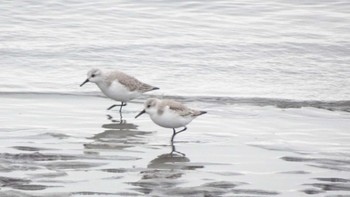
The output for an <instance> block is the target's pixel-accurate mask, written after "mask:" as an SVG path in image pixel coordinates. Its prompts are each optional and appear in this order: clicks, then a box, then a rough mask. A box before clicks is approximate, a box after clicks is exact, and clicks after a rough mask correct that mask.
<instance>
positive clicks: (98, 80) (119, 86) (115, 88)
mask: <svg viewBox="0 0 350 197" xmlns="http://www.w3.org/2000/svg"><path fill="white" fill-rule="evenodd" d="M87 76H88V77H87V79H86V80H85V81H84V82H83V83H82V84H81V85H80V87H81V86H83V85H84V84H85V83H87V82H92V83H95V84H96V85H97V86H98V87H99V88H100V89H101V91H102V92H103V94H105V95H106V96H107V97H109V98H111V99H113V100H116V101H120V102H121V105H112V106H110V107H109V108H108V109H107V110H110V109H112V108H113V107H116V106H120V109H119V112H120V113H121V111H122V107H123V106H126V103H127V102H128V101H130V100H132V99H135V98H136V97H138V96H140V95H141V94H143V93H145V92H148V91H151V90H158V89H159V88H157V87H154V86H151V85H148V84H145V83H142V82H141V81H139V80H137V79H136V78H134V77H132V76H130V75H127V74H125V73H123V72H120V71H110V72H102V71H101V70H100V69H91V70H90V71H89V72H88V73H87Z"/></svg>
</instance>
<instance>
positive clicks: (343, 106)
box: [0, 92, 350, 112]
mask: <svg viewBox="0 0 350 197" xmlns="http://www.w3.org/2000/svg"><path fill="white" fill-rule="evenodd" d="M20 95H22V96H25V95H27V96H29V95H32V96H35V95H36V96H78V97H83V96H84V97H85V96H86V97H105V96H103V95H102V94H101V93H99V92H79V93H75V92H64V93H62V92H0V96H20ZM149 96H153V97H158V98H160V97H161V98H164V99H175V100H180V101H183V102H203V103H220V104H226V105H227V104H228V105H255V106H261V107H264V106H275V107H277V108H283V109H286V108H302V107H313V108H319V109H325V110H329V111H344V112H350V100H334V101H322V100H293V99H283V98H263V97H229V96H227V97H220V96H218V97H217V96H176V95H166V96H162V95H152V94H148V95H147V96H146V95H144V96H141V97H140V98H139V99H136V100H134V101H133V102H134V103H142V102H143V101H144V99H146V97H149Z"/></svg>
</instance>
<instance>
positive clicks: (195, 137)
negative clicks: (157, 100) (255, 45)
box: [0, 93, 350, 196]
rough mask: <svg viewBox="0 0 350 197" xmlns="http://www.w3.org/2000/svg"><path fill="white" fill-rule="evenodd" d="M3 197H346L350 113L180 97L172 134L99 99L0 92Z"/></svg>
mask: <svg viewBox="0 0 350 197" xmlns="http://www.w3.org/2000/svg"><path fill="white" fill-rule="evenodd" d="M0 101H1V107H0V112H1V114H2V116H1V118H0V122H1V126H0V132H1V135H0V147H1V152H0V185H1V190H0V196H145V195H149V196H165V195H166V196H309V195H311V194H312V196H349V194H350V143H349V142H350V133H349V128H350V114H349V113H348V112H345V111H336V110H335V111H330V110H325V109H318V108H313V107H302V108H278V107H275V106H269V105H266V106H259V105H251V104H244V103H238V104H235V103H225V102H224V103H222V102H215V99H213V100H212V101H211V102H203V101H196V99H191V98H188V99H186V98H185V99H184V102H185V103H186V104H187V105H189V106H191V107H193V108H198V109H203V110H207V111H208V114H206V115H203V116H201V117H199V118H198V119H196V120H194V121H193V122H192V123H191V124H190V125H189V126H188V130H187V131H185V132H183V133H181V134H179V135H178V136H177V137H176V138H175V141H176V142H175V146H174V147H172V146H171V145H170V137H171V130H169V129H165V128H161V127H159V126H157V125H155V124H154V123H152V122H151V120H150V119H149V117H148V116H146V115H144V116H141V117H140V118H139V119H134V116H135V115H136V114H137V113H138V112H139V111H140V110H141V109H142V104H141V102H142V101H143V100H142V99H140V100H137V101H135V102H133V103H129V104H128V105H127V106H126V107H125V108H124V114H123V119H124V121H122V122H120V119H119V114H118V112H117V111H107V110H106V108H107V107H109V106H110V105H112V104H114V103H113V102H112V101H111V100H108V99H105V98H102V97H96V96H78V95H57V94H20V93H18V94H15V93H13V94H12V93H10V94H1V96H0Z"/></svg>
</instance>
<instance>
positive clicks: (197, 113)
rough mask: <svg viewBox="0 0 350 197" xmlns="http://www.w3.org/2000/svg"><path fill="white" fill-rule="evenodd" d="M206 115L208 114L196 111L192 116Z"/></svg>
mask: <svg viewBox="0 0 350 197" xmlns="http://www.w3.org/2000/svg"><path fill="white" fill-rule="evenodd" d="M206 113H208V112H206V111H197V112H196V113H195V114H194V116H200V115H203V114H206Z"/></svg>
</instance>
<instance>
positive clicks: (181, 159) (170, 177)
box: [131, 144, 204, 195]
mask: <svg viewBox="0 0 350 197" xmlns="http://www.w3.org/2000/svg"><path fill="white" fill-rule="evenodd" d="M203 167H204V166H203V165H199V164H196V163H191V160H190V159H189V158H188V157H186V156H185V154H184V153H182V152H179V151H177V150H176V147H175V146H174V145H173V144H172V145H171V148H170V152H168V153H165V154H161V155H158V156H157V157H156V158H154V159H153V160H151V161H150V162H149V163H148V165H147V169H145V170H143V171H141V175H142V177H141V179H140V180H139V181H137V182H133V183H131V184H132V185H134V186H137V187H138V188H135V190H137V191H140V192H143V193H144V194H146V195H149V194H151V195H152V193H153V192H154V193H157V192H158V190H163V189H164V190H166V191H168V190H169V189H175V188H176V187H177V186H178V184H181V183H182V182H181V181H180V179H179V178H180V177H182V176H183V175H184V174H186V172H187V171H188V170H195V169H198V168H203Z"/></svg>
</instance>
